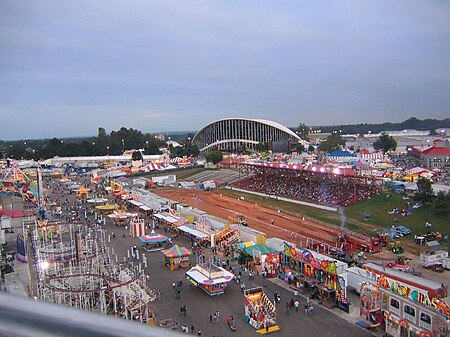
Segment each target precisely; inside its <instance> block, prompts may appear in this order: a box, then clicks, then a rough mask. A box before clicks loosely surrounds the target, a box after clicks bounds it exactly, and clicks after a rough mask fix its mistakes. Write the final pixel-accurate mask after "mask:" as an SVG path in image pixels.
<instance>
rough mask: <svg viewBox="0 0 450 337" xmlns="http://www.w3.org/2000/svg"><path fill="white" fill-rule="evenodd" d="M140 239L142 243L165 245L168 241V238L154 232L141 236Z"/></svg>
mask: <svg viewBox="0 0 450 337" xmlns="http://www.w3.org/2000/svg"><path fill="white" fill-rule="evenodd" d="M138 239H139V241H140V242H142V243H163V242H166V241H167V236H164V235H161V234H158V233H155V231H152V232H151V233H150V234H147V235H144V236H140V237H139V238H138Z"/></svg>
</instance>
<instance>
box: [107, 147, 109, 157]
mask: <svg viewBox="0 0 450 337" xmlns="http://www.w3.org/2000/svg"><path fill="white" fill-rule="evenodd" d="M106 153H107V154H108V156H109V146H107V147H106Z"/></svg>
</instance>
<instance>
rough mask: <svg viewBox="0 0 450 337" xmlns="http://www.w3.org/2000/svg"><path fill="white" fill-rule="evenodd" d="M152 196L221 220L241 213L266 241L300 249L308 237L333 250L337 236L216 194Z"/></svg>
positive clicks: (197, 192) (176, 192)
mask: <svg viewBox="0 0 450 337" xmlns="http://www.w3.org/2000/svg"><path fill="white" fill-rule="evenodd" d="M155 193H156V194H158V195H160V196H162V197H165V198H168V199H171V200H175V201H178V202H183V203H186V204H188V205H190V206H193V207H195V208H198V209H200V210H203V211H205V212H207V213H208V214H211V215H214V216H217V217H220V218H223V219H227V218H228V216H232V217H236V215H237V214H243V215H245V218H246V220H247V222H248V224H249V227H250V228H253V229H256V230H259V231H262V232H264V233H266V236H267V237H268V238H269V237H277V238H280V239H283V240H286V241H290V242H292V243H295V244H297V245H300V246H306V240H307V239H308V238H309V239H314V240H317V241H320V242H323V243H326V244H328V245H330V246H333V247H336V237H337V236H338V235H340V234H341V232H340V231H339V230H336V229H334V228H330V227H327V226H324V225H321V224H318V223H315V222H311V221H307V220H303V219H301V218H297V217H295V216H292V215H289V214H286V213H283V212H278V211H277V210H273V209H270V208H266V207H263V206H260V205H258V204H254V203H249V202H247V201H245V200H241V199H237V198H232V197H229V196H225V195H221V194H219V193H216V192H211V191H209V192H208V191H202V190H186V189H167V190H159V191H155ZM272 220H273V224H272Z"/></svg>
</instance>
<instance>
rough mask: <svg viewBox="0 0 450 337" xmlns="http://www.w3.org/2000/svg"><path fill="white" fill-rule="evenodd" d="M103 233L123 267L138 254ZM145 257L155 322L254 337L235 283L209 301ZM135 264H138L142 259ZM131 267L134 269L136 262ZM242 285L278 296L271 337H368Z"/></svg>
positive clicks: (222, 336) (220, 336) (159, 257)
mask: <svg viewBox="0 0 450 337" xmlns="http://www.w3.org/2000/svg"><path fill="white" fill-rule="evenodd" d="M64 197H66V196H64ZM68 198H69V199H71V200H74V196H73V195H71V196H68ZM102 227H103V228H104V229H105V230H106V231H107V233H109V234H110V233H112V232H114V233H115V237H114V238H113V237H111V242H110V243H107V244H108V245H110V246H111V247H113V248H114V252H115V254H116V255H117V257H118V260H119V261H123V258H124V257H127V249H130V247H131V246H137V247H138V248H140V244H139V241H138V239H137V238H132V237H131V236H130V235H129V230H125V228H122V227H117V226H116V225H115V224H113V223H112V221H110V222H108V221H107V222H106V225H102ZM159 232H161V233H163V231H162V230H159ZM123 233H125V234H126V237H125V238H124V237H122V234H123ZM175 243H178V244H179V245H180V246H185V247H187V248H190V243H189V242H188V240H187V239H185V238H182V237H180V238H178V239H177V240H175ZM139 252H140V253H141V254H142V253H143V252H144V251H143V250H142V249H139ZM206 254H208V252H207V253H206ZM145 255H146V256H147V259H148V267H147V268H146V270H145V271H146V273H149V274H150V277H149V279H148V286H149V287H150V288H151V289H155V290H159V291H161V293H162V295H161V299H160V300H159V301H155V302H152V305H151V307H152V310H153V311H154V312H155V315H156V318H157V320H159V321H160V320H163V319H167V318H174V319H175V320H177V322H179V323H180V324H185V325H187V326H188V327H189V328H190V327H191V325H193V326H194V328H195V329H194V331H195V333H196V332H197V331H198V330H201V331H202V334H201V335H202V336H208V337H213V336H215V337H226V336H252V335H254V336H256V335H257V334H256V332H255V329H254V328H253V327H251V326H250V325H249V324H247V323H246V322H245V320H244V301H243V298H244V296H243V294H242V293H241V291H240V285H239V284H238V283H236V282H232V283H231V284H230V285H229V286H228V287H227V289H226V290H225V294H223V295H220V296H214V297H210V296H209V295H208V294H206V293H205V292H203V291H202V290H201V289H199V288H196V287H194V286H190V285H189V282H188V281H187V280H185V278H184V273H185V272H186V270H178V271H170V270H169V269H168V268H166V267H165V266H164V263H163V254H162V253H161V252H152V253H148V252H145ZM140 261H142V256H141V260H140ZM135 263H139V261H136V262H135ZM191 264H192V265H195V257H193V256H191ZM179 280H183V287H182V291H181V299H175V297H174V295H173V292H172V282H178V281H179ZM243 282H244V283H245V285H246V288H247V289H248V288H252V287H256V286H262V287H263V289H264V291H265V292H266V294H267V295H268V296H269V298H270V299H273V294H274V293H275V291H277V292H278V293H279V294H280V295H281V304H280V305H279V308H278V313H277V319H278V325H279V326H280V328H281V330H280V331H278V332H275V333H274V334H275V335H276V336H280V337H281V336H304V337H309V336H311V337H347V336H353V337H359V336H361V337H366V336H367V337H368V336H371V334H370V333H369V332H367V331H365V330H362V329H361V328H359V327H357V326H355V325H352V324H350V323H348V322H347V321H345V320H344V319H341V318H339V317H338V316H335V315H333V314H332V313H330V312H329V311H327V310H325V309H323V308H322V307H320V306H319V305H315V306H314V313H313V315H312V316H306V315H305V313H304V310H303V307H304V304H305V300H304V299H303V298H301V297H299V301H300V309H299V312H296V311H295V310H292V311H290V312H289V313H286V311H285V304H286V302H287V301H290V299H291V298H292V297H293V295H292V293H291V292H289V291H287V290H285V289H283V288H281V287H279V286H278V285H276V284H274V283H273V282H271V281H269V280H266V279H263V278H262V277H259V276H255V278H254V280H248V279H247V277H246V276H245V275H243ZM182 305H186V306H187V316H186V317H184V318H182V317H181V314H180V307H181V306H182ZM217 310H218V311H219V312H220V322H219V323H211V322H210V321H209V315H210V314H212V313H213V312H215V311H217ZM336 310H337V309H336ZM228 315H233V316H234V318H235V325H236V328H237V331H236V332H232V331H230V330H229V328H228V327H227V324H226V322H225V320H226V317H227V316H228Z"/></svg>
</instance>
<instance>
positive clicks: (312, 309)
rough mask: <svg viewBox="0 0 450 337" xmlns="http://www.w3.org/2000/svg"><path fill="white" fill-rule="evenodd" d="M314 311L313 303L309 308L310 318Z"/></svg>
mask: <svg viewBox="0 0 450 337" xmlns="http://www.w3.org/2000/svg"><path fill="white" fill-rule="evenodd" d="M313 311H314V306H313V304H312V303H311V304H310V305H309V308H308V315H309V316H312V314H313Z"/></svg>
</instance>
